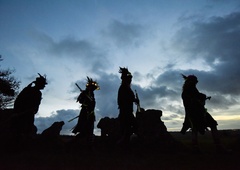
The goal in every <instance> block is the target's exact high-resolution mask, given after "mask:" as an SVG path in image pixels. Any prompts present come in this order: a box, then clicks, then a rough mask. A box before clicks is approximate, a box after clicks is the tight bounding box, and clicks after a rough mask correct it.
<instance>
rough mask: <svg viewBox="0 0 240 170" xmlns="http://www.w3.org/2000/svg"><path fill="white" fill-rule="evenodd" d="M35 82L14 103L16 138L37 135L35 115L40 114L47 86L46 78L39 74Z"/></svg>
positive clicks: (13, 128) (13, 125) (13, 121)
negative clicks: (39, 110)
mask: <svg viewBox="0 0 240 170" xmlns="http://www.w3.org/2000/svg"><path fill="white" fill-rule="evenodd" d="M38 75H39V77H37V78H36V80H35V81H33V82H31V83H30V84H29V85H28V86H27V87H25V88H24V89H23V90H22V91H21V92H20V93H19V95H18V96H17V98H16V100H15V102H14V117H13V118H12V125H11V128H12V132H13V134H15V135H16V136H25V137H27V138H28V137H31V136H32V135H34V134H36V133H37V128H36V126H35V125H34V118H35V114H36V113H37V112H38V109H39V106H40V104H41V100H42V92H41V90H43V89H44V88H45V85H46V84H47V80H46V76H42V75H41V74H39V73H38Z"/></svg>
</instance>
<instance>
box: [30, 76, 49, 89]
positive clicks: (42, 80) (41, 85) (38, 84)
mask: <svg viewBox="0 0 240 170" xmlns="http://www.w3.org/2000/svg"><path fill="white" fill-rule="evenodd" d="M38 75H39V77H37V78H36V80H35V81H34V82H33V83H34V84H35V86H36V87H38V88H39V89H44V87H45V85H46V84H47V79H46V75H44V77H43V76H42V75H41V74H39V73H38Z"/></svg>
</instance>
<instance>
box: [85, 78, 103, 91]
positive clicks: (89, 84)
mask: <svg viewBox="0 0 240 170" xmlns="http://www.w3.org/2000/svg"><path fill="white" fill-rule="evenodd" d="M86 88H87V89H90V90H92V91H94V90H100V86H99V85H98V83H97V82H96V81H93V79H91V78H89V77H87V84H86Z"/></svg>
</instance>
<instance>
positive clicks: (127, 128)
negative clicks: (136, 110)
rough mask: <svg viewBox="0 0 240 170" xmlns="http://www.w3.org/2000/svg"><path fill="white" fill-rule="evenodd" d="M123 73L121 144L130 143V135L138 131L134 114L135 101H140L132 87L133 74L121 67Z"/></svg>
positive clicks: (120, 107)
mask: <svg viewBox="0 0 240 170" xmlns="http://www.w3.org/2000/svg"><path fill="white" fill-rule="evenodd" d="M119 73H121V74H122V75H121V79H122V83H121V85H120V87H119V90H118V98H117V102H118V108H119V115H118V118H119V121H120V128H121V139H120V141H119V144H122V145H125V146H127V145H129V142H130V136H131V135H132V134H133V132H136V130H137V125H136V118H135V116H134V115H133V103H139V100H138V99H136V97H135V95H134V92H133V91H132V89H131V82H132V74H131V73H130V72H129V71H128V69H127V68H121V67H120V70H119Z"/></svg>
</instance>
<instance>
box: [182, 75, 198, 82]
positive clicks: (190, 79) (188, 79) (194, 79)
mask: <svg viewBox="0 0 240 170" xmlns="http://www.w3.org/2000/svg"><path fill="white" fill-rule="evenodd" d="M181 75H182V77H183V79H184V80H185V81H198V80H197V77H196V76H195V75H189V76H185V75H184V74H181Z"/></svg>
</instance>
